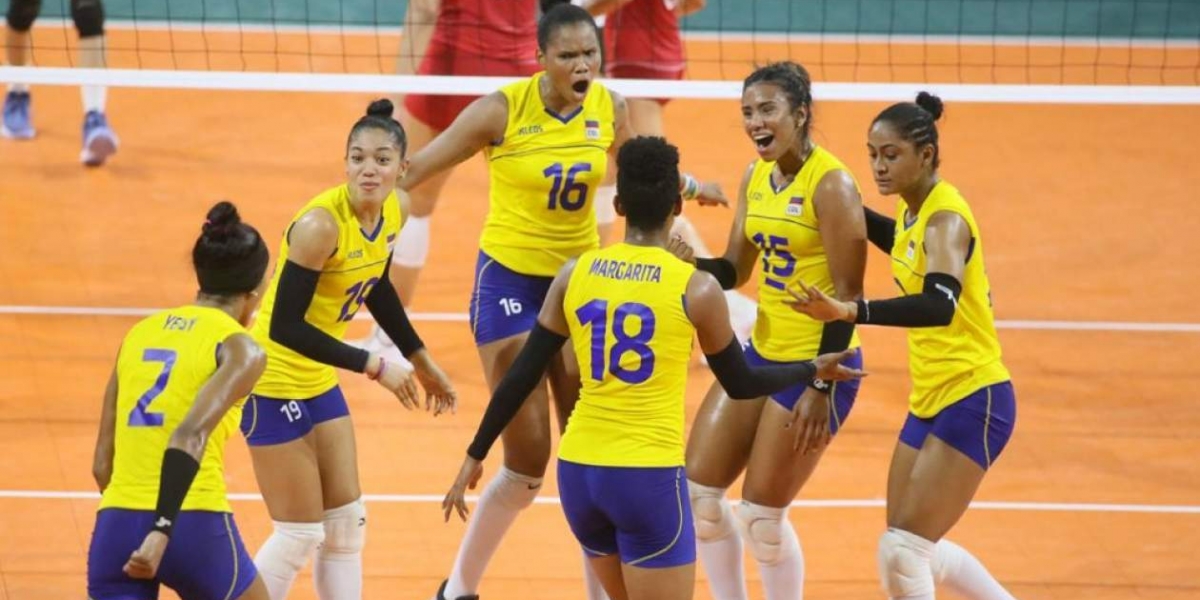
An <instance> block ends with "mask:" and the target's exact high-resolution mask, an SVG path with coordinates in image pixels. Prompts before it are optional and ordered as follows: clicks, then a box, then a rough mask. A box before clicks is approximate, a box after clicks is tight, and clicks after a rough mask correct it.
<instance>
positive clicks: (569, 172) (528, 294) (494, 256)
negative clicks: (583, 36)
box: [470, 73, 615, 345]
mask: <svg viewBox="0 0 1200 600" xmlns="http://www.w3.org/2000/svg"><path fill="white" fill-rule="evenodd" d="M543 77H544V73H538V74H535V75H534V76H532V77H530V78H529V79H523V80H521V81H518V82H515V83H512V84H510V85H508V86H505V87H504V88H502V89H501V90H500V92H501V93H502V94H503V95H504V98H505V101H506V102H507V104H508V121H507V123H506V124H505V128H504V138H503V139H502V140H501V141H500V142H499V143H497V144H495V145H493V146H491V147H489V148H487V149H485V150H484V155H485V156H486V158H487V161H488V170H489V172H490V191H489V202H490V204H489V208H488V215H487V220H486V221H485V222H484V226H483V233H482V235H481V236H480V252H479V258H478V261H477V263H476V267H475V286H474V291H473V293H472V294H471V308H470V320H471V331H472V333H473V334H474V336H475V343H476V344H477V345H483V344H486V343H488V342H493V341H496V340H500V339H503V338H506V337H510V336H513V335H517V334H521V333H525V332H527V331H529V330H530V329H532V328H533V324H534V322H535V321H536V319H537V313H538V310H539V308H540V307H541V306H542V303H543V302H544V301H545V298H546V292H547V290H549V288H550V282H551V281H553V278H554V275H555V274H556V273H558V270H559V269H561V268H562V266H563V265H564V264H566V262H567V261H568V260H570V259H572V258H575V257H577V256H579V255H580V254H582V253H583V252H585V251H587V250H591V249H594V248H596V247H598V246H599V243H600V242H599V237H598V235H597V232H596V215H595V210H594V208H593V206H592V202H593V199H594V197H595V193H596V188H597V186H599V185H600V182H601V181H603V180H604V174H605V170H606V168H607V164H608V157H607V155H608V149H609V147H610V146H612V143H613V139H614V129H615V116H614V114H615V113H614V110H613V99H612V96H611V95H610V94H609V92H608V90H607V89H606V88H605V87H604V86H603V85H601V84H600V83H597V82H593V83H592V84H591V85H590V86H589V87H588V92H587V96H586V97H585V98H584V100H583V103H582V104H581V105H580V106H579V108H578V109H576V110H575V111H574V112H572V113H570V114H566V115H560V114H557V113H555V112H553V111H551V110H550V109H548V108H546V105H545V104H544V103H543V102H542V97H541V93H540V92H539V88H540V82H541V80H542V78H543Z"/></svg>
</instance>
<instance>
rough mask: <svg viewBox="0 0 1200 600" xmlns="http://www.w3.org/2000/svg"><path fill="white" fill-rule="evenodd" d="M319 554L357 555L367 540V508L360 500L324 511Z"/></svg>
mask: <svg viewBox="0 0 1200 600" xmlns="http://www.w3.org/2000/svg"><path fill="white" fill-rule="evenodd" d="M322 524H323V525H324V526H325V543H324V544H323V545H322V546H321V554H322V555H329V554H358V553H360V552H362V549H363V545H364V544H365V543H366V540H367V507H366V505H364V504H363V501H362V498H359V499H358V500H355V501H354V502H351V503H349V504H346V505H344V506H339V507H337V508H332V509H329V510H327V511H325V516H324V519H323V520H322Z"/></svg>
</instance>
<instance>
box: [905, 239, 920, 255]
mask: <svg viewBox="0 0 1200 600" xmlns="http://www.w3.org/2000/svg"><path fill="white" fill-rule="evenodd" d="M904 255H905V256H907V257H908V258H912V257H914V256H916V255H917V241H916V240H908V251H906V252H905V253H904Z"/></svg>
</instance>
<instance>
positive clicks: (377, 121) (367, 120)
mask: <svg viewBox="0 0 1200 600" xmlns="http://www.w3.org/2000/svg"><path fill="white" fill-rule="evenodd" d="M394 108H395V107H394V106H392V101H391V100H388V99H387V98H380V99H378V100H376V101H374V102H372V103H371V105H370V106H368V107H367V114H365V115H363V116H362V117H360V118H359V119H358V121H356V122H355V123H354V127H351V128H350V135H348V136H346V152H347V153H349V152H350V142H351V141H352V140H354V136H356V135H358V132H360V131H363V130H364V129H381V130H383V131H386V132H387V133H388V135H389V136H390V137H391V138H392V143H393V144H396V147H397V148H399V149H400V157H401V158H403V157H404V155H405V154H407V153H408V135H407V134H405V133H404V127H403V126H401V125H400V122H399V121H397V120H396V119H393V118H392V111H393V110H394Z"/></svg>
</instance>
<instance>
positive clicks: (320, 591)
mask: <svg viewBox="0 0 1200 600" xmlns="http://www.w3.org/2000/svg"><path fill="white" fill-rule="evenodd" d="M324 525H325V543H324V544H322V545H321V551H320V552H319V553H318V554H317V561H316V564H314V565H313V583H314V584H315V585H316V588H317V597H318V598H320V599H321V600H362V587H363V584H362V579H363V573H362V571H363V569H362V550H363V545H364V544H365V543H366V537H367V510H366V507H365V506H364V505H363V502H362V499H359V500H355V501H354V502H351V503H349V504H347V505H345V506H339V507H337V508H333V509H330V510H327V511H325V518H324Z"/></svg>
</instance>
